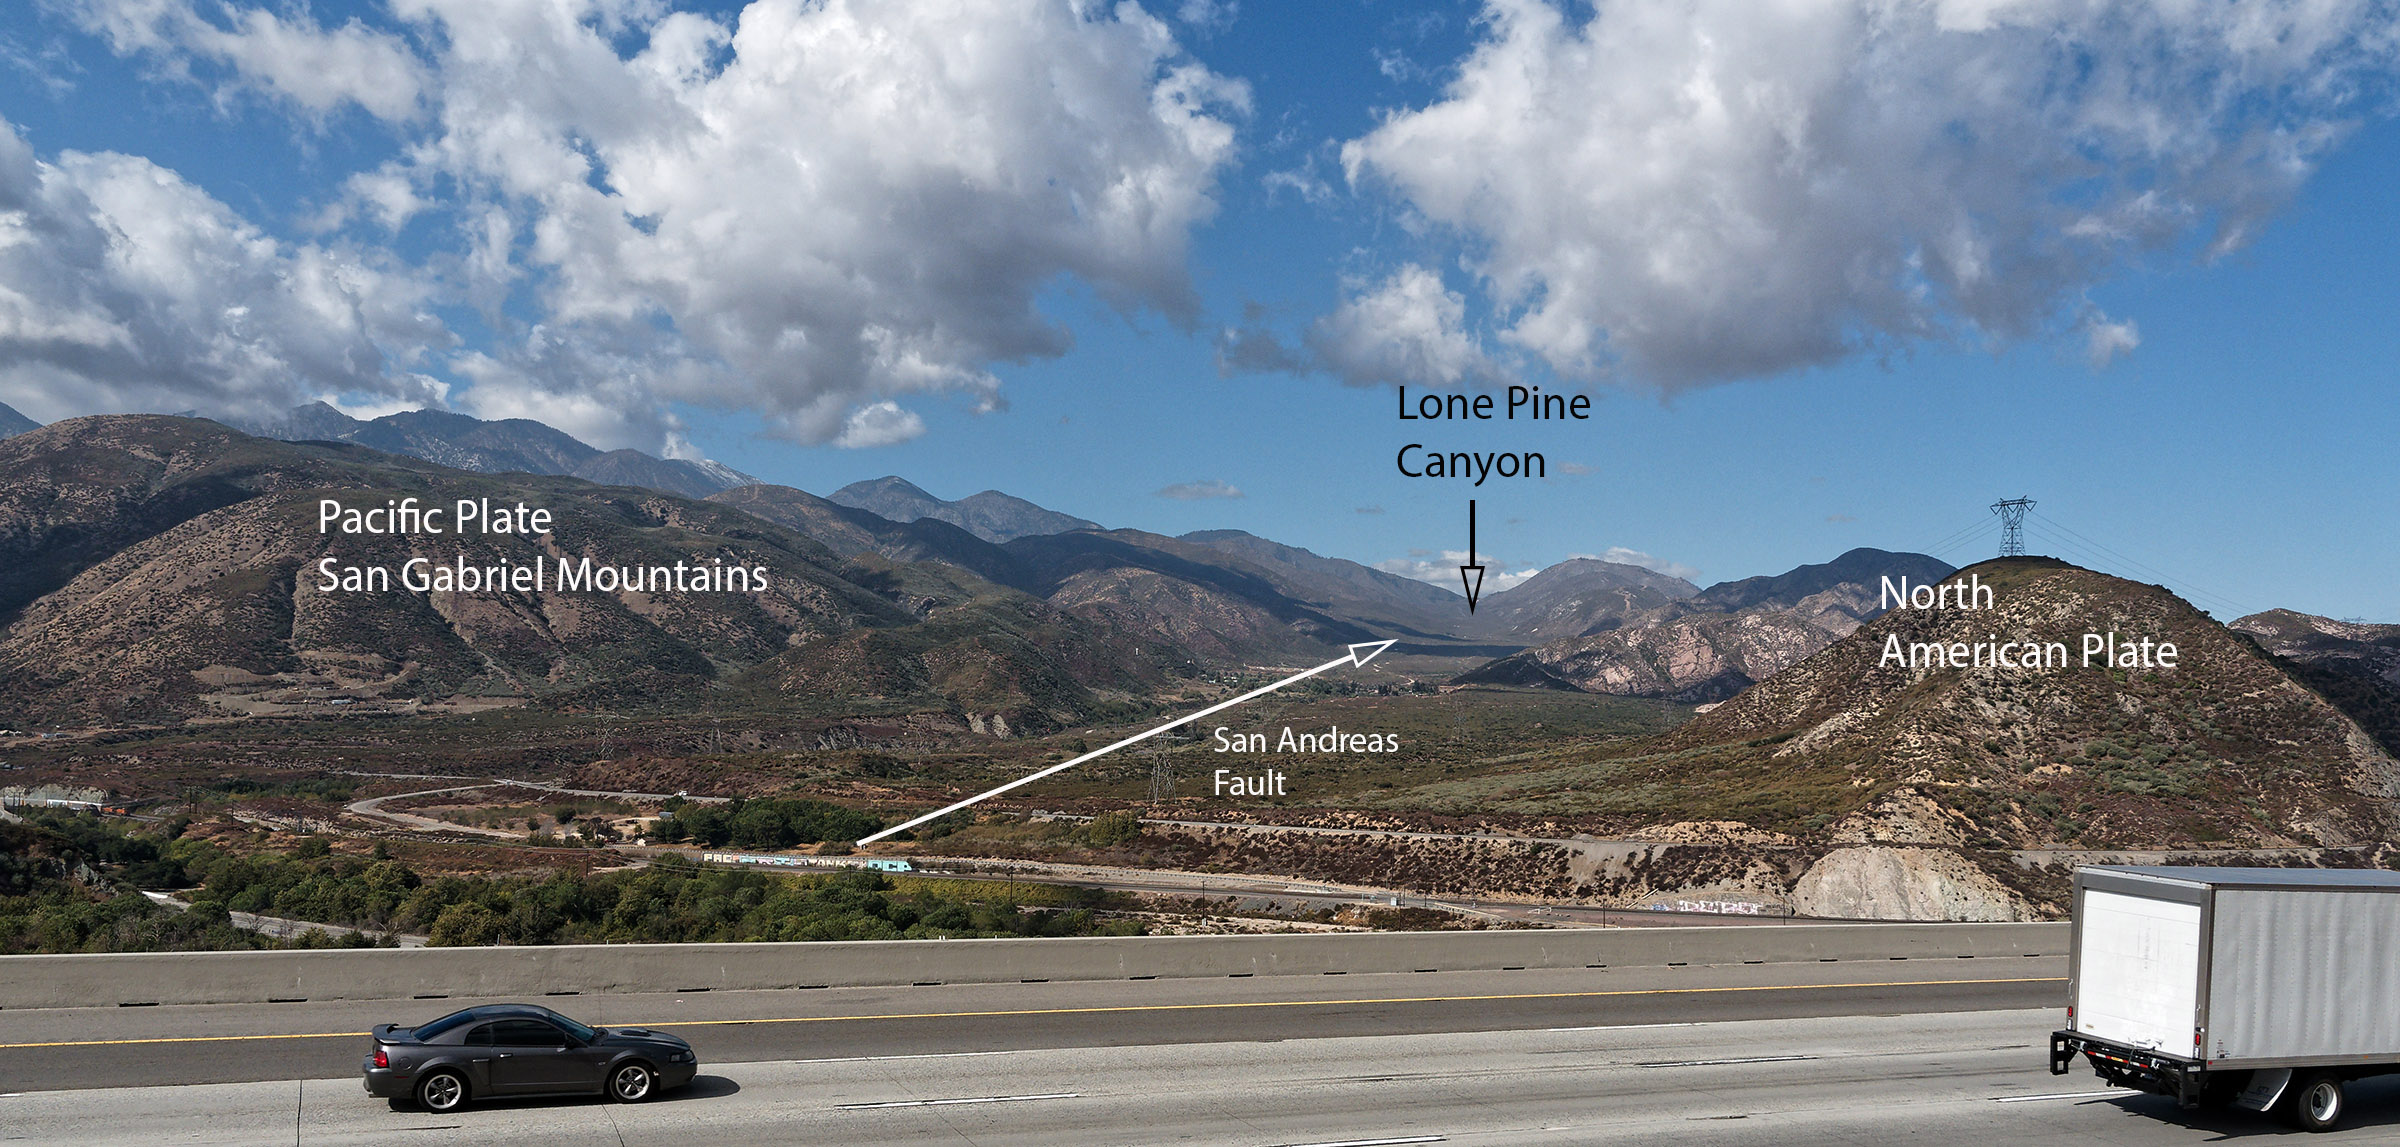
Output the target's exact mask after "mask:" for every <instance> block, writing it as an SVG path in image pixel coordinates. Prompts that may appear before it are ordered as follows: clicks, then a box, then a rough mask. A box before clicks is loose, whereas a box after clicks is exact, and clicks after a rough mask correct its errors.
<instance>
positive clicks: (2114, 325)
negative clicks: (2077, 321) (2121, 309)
mask: <svg viewBox="0 0 2400 1147" xmlns="http://www.w3.org/2000/svg"><path fill="white" fill-rule="evenodd" d="M2083 338H2084V352H2083V356H2084V359H2085V361H2087V362H2089V363H2091V364H2092V369H2093V370H2099V369H2100V368H2102V367H2105V366H2107V365H2108V364H2110V363H2112V362H2115V361H2117V360H2118V359H2119V358H2121V357H2123V356H2125V355H2128V354H2131V353H2133V348H2135V347H2138V346H2140V345H2142V331H2141V328H2140V327H2138V326H2135V325H2134V322H2133V320H2132V319H2126V320H2124V321H2122V322H2111V321H2110V320H2109V319H2107V318H2106V317H2103V316H2100V315H2094V316H2092V317H2091V318H2089V319H2087V320H2086V321H2085V322H2084V324H2083Z"/></svg>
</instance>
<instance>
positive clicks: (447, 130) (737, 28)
mask: <svg viewBox="0 0 2400 1147" xmlns="http://www.w3.org/2000/svg"><path fill="white" fill-rule="evenodd" d="M203 12H205V13H206V14H205V15H203V14H201V13H203ZM389 12H390V15H391V17H392V18H393V21H394V24H393V26H392V27H390V28H380V29H378V28H369V27H367V26H365V25H362V24H359V23H358V22H356V21H353V22H351V23H348V24H344V25H341V26H339V27H333V28H327V27H324V26H322V25H320V24H317V23H314V22H313V21H312V18H311V17H309V16H308V15H307V14H306V9H305V7H302V8H298V9H297V10H295V9H291V8H286V7H283V6H281V5H276V6H244V5H241V4H222V5H219V4H215V3H211V4H207V5H196V3H195V0H97V2H96V3H95V4H94V5H93V6H92V7H91V8H90V9H89V10H88V12H87V14H86V16H85V22H86V25H87V27H90V28H92V29H93V30H94V31H95V32H96V33H97V34H100V35H102V36H104V37H106V38H107V39H108V40H109V42H110V43H111V44H112V45H113V46H114V47H115V48H116V49H117V50H118V51H120V52H124V53H128V54H140V55H142V56H143V57H144V58H147V59H151V60H153V61H155V62H156V63H157V64H158V66H159V68H160V70H162V71H164V72H166V73H168V74H172V75H184V76H190V77H192V78H194V79H196V80H200V81H203V82H207V81H209V80H210V79H211V78H212V77H213V78H215V79H216V81H217V82H219V84H220V96H221V97H222V95H223V94H224V93H228V92H245V91H254V90H255V91H271V92H273V93H275V94H276V95H277V96H279V97H281V99H282V100H283V101H284V102H285V103H286V105H287V106H290V107H293V108H296V109H298V110H299V111H301V112H303V113H305V114H306V115H308V116H311V117H314V116H319V115H322V114H323V113H325V112H326V111H328V110H330V109H332V108H335V107H338V106H342V105H343V104H344V102H345V101H348V102H351V103H356V104H358V105H359V106H362V107H365V108H366V109H367V110H369V111H370V112H373V113H374V114H376V115H378V116H382V117H384V118H385V119H387V120H390V121H392V128H393V130H394V132H395V133H396V134H397V135H398V136H399V137H400V138H399V141H398V142H399V145H400V146H399V148H398V152H399V155H400V159H399V160H397V161H396V162H393V163H390V164H386V165H384V166H380V167H377V168H375V169H374V170H372V171H366V172H361V173H358V174H356V175H355V176H353V177H352V178H351V180H350V181H349V183H348V184H347V185H346V186H345V188H344V191H343V194H342V197H341V199H340V200H339V201H338V202H336V203H335V204H333V205H332V206H330V207H328V208H327V209H325V210H324V211H323V212H322V213H321V214H320V216H319V218H318V220H317V221H318V222H319V223H320V224H321V225H327V226H331V227H335V228H344V227H349V226H352V225H354V224H368V225H372V226H374V227H379V228H382V229H384V231H385V232H388V231H389V230H391V229H396V228H398V227H400V226H401V225H403V224H406V223H408V222H409V221H410V220H412V219H421V218H423V217H428V216H430V217H433V218H437V219H439V220H441V223H440V225H439V226H438V227H435V228H433V229H432V230H433V232H434V234H433V238H434V239H435V241H436V242H446V243H448V244H449V245H450V249H448V250H442V251H437V252H435V253H434V254H432V255H431V256H430V257H429V258H428V260H427V266H429V267H437V268H440V269H442V271H443V273H444V274H445V275H446V276H448V279H447V281H446V283H445V288H446V292H447V294H448V295H449V296H450V298H452V299H454V300H457V301H463V302H467V303H469V304H471V305H473V306H475V307H477V308H478V309H480V310H481V311H482V312H483V314H484V315H485V317H486V320H487V324H488V325H490V326H491V327H493V328H494V329H495V330H498V331H500V332H502V334H501V335H500V336H498V339H497V341H496V342H495V343H493V344H491V345H489V346H484V347H480V348H478V349H479V352H480V357H475V358H461V359H459V360H458V361H456V362H453V363H451V364H450V365H449V369H450V370H451V371H452V372H453V373H455V374H457V375H458V376H460V377H461V378H474V379H475V380H476V386H477V387H478V388H480V387H483V386H486V385H489V386H492V387H494V388H495V391H500V392H503V393H491V394H485V395H480V396H475V395H467V394H462V395H461V396H460V401H461V402H462V403H468V404H474V405H476V406H478V407H479V408H490V409H503V408H522V409H533V408H537V407H543V406H546V405H548V406H556V405H558V404H560V403H566V404H567V405H568V406H569V407H571V408H580V407H577V404H581V405H582V406H592V405H593V404H597V407H598V409H594V410H593V411H592V412H591V413H590V415H589V416H588V417H587V418H586V422H587V424H601V423H606V424H611V425H614V426H616V427H617V428H618V429H617V431H615V432H614V433H631V434H636V435H643V434H648V435H654V436H655V437H653V438H651V439H650V440H649V441H647V442H643V443H638V444H641V445H645V446H646V447H647V448H651V449H656V448H658V445H659V442H660V441H663V436H664V435H665V434H667V433H669V432H671V431H672V429H673V424H674V419H673V418H672V417H671V415H669V414H668V413H667V411H668V409H669V406H670V404H673V403H694V404H698V405H702V406H708V407H712V408H717V409H746V410H751V411H755V412H757V413H758V414H759V415H761V417H762V420H763V422H764V424H765V428H766V430H767V431H768V432H769V433H772V434H777V435H780V436H784V437H787V438H791V439H794V440H798V441H803V442H827V441H835V440H841V441H844V442H849V443H857V442H861V441H866V440H868V439H871V438H875V437H877V436H879V435H886V434H889V433H893V432H895V431H896V430H898V429H901V428H903V424H904V423H905V422H906V419H905V418H892V417H888V416H884V415H881V414H869V413H868V412H870V411H877V410H879V409H881V405H882V404H885V403H889V402H890V401H891V400H893V399H897V398H904V397H906V396H908V395H911V394H923V393H928V392H939V391H949V392H964V393H965V394H966V395H968V396H969V398H970V399H971V402H972V405H974V406H975V407H976V408H977V409H981V410H994V409H999V408H1001V407H1002V406H1003V405H1004V403H1003V402H1002V401H1001V399H1000V397H999V395H998V388H999V381H998V379H997V377H996V376H995V375H994V374H993V373H992V368H993V366H994V365H995V364H999V363H1010V362H1025V361H1028V360H1033V359H1040V358H1046V357H1053V356H1056V355H1059V354H1062V353H1064V352H1065V351H1066V350H1067V349H1068V347H1069V346H1070V344H1071V337H1070V335H1069V333H1068V332H1067V331H1066V330H1065V329H1064V328H1062V327H1060V326H1058V325H1056V324H1054V323H1052V322H1051V321H1050V320H1048V319H1047V318H1046V317H1045V316H1044V315H1043V314H1042V313H1041V312H1040V311H1039V309H1038V308H1037V306H1036V299H1037V297H1038V296H1039V295H1040V294H1041V293H1042V292H1043V291H1045V290H1048V289H1051V288H1052V287H1053V286H1054V285H1055V284H1056V283H1057V282H1058V281H1059V280H1060V279H1061V278H1071V279H1075V280H1078V281H1080V282H1081V283H1082V284H1083V285H1085V286H1086V287H1088V288H1089V289H1091V290H1092V291H1093V292H1094V293H1095V294H1097V295H1098V296H1099V297H1101V298H1102V299H1103V300H1105V301H1106V302H1107V303H1108V304H1109V305H1112V306H1115V307H1117V308H1120V309H1122V310H1125V311H1127V312H1133V311H1138V310H1141V309H1144V308H1148V309H1152V310H1155V311H1157V312H1160V313H1162V314H1165V315H1167V316H1168V317H1170V318H1171V319H1172V320H1173V321H1175V322H1176V323H1179V324H1189V323H1191V322H1192V321H1193V320H1195V319H1196V318H1197V316H1198V314H1199V304H1198V301H1197V296H1196V294H1195V293H1194V291H1193V289H1192V286H1191V283H1190V278H1189V275H1188V272H1187V269H1186V253H1187V247H1188V244H1189V241H1190V236H1191V234H1192V231H1193V229H1194V228H1195V227H1197V226H1198V225H1199V224H1201V223H1202V222H1204V221H1206V220H1207V219H1209V218H1210V217H1211V216H1212V215H1213V214H1214V212H1215V210H1216V200H1215V195H1216V187H1217V179H1218V176H1219V174H1220V172H1221V170H1222V169H1223V168H1224V167H1225V166H1226V165H1227V164H1228V163H1230V162H1231V161H1232V159H1233V154H1234V124H1235V122H1236V121H1237V120H1238V119H1240V118H1241V117H1242V116H1244V115H1246V114H1247V110H1248V99H1249V93H1248V89H1247V88H1246V87H1245V86H1244V85H1242V84H1241V83H1239V82H1236V81H1231V80H1228V79H1225V78H1224V77H1221V76H1218V75H1216V74H1215V73H1213V72H1210V71H1209V70H1207V69H1206V68H1205V67H1203V66H1201V65H1199V64H1197V63H1195V62H1193V61H1192V60H1191V59H1190V58H1189V57H1188V56H1187V55H1186V54H1185V53H1184V52H1183V50H1182V48H1181V46H1180V45H1179V44H1178V43H1177V41H1176V38H1175V33H1174V30H1173V28H1172V27H1171V26H1170V25H1169V24H1167V23H1166V22H1164V21H1162V20H1160V19H1158V18H1157V17H1154V16H1152V15H1150V14H1148V13H1146V12H1144V11H1143V10H1142V9H1141V8H1140V7H1138V6H1136V5H1133V4H1124V5H1118V6H1105V5H1098V4H1085V3H1074V2H1068V0H924V2H919V3H906V4H898V3H881V2H874V0H822V2H817V0H755V2H754V3H751V4H749V5H748V6H747V7H745V8H742V9H741V10H740V11H739V13H738V14H737V15H735V16H731V17H727V18H725V19H723V20H720V19H718V18H716V17H712V16H708V15H702V14H698V13H693V12H674V11H669V10H667V7H666V5H664V4H662V3H657V2H654V0H392V2H391V4H390V8H389ZM1231 13H1232V8H1231V6H1230V5H1222V6H1212V7H1210V9H1209V11H1208V12H1205V13H1201V12H1198V11H1197V10H1195V15H1196V16H1205V17H1207V18H1208V19H1210V20H1216V21H1220V22H1221V21H1222V20H1223V19H1229V18H1230V17H1231ZM224 71H230V73H231V77H230V78H223V77H222V76H220V74H219V73H220V72H224ZM420 226H422V224H420ZM373 237H374V238H375V239H377V240H379V241H380V240H383V239H385V238H386V235H385V234H382V233H378V234H376V235H374V236H373ZM894 409H896V407H895V408H894ZM612 411H613V413H611V412H612ZM902 413H903V414H904V413H905V412H902ZM862 417H864V418H865V419H866V422H865V423H861V421H860V419H861V418H862ZM908 417H911V418H913V416H908ZM609 436H610V435H609V434H602V435H600V437H602V438H606V437H609Z"/></svg>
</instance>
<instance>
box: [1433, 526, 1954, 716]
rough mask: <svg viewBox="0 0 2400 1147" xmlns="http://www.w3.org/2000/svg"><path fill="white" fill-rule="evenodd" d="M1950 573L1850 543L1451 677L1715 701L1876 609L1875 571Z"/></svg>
mask: <svg viewBox="0 0 2400 1147" xmlns="http://www.w3.org/2000/svg"><path fill="white" fill-rule="evenodd" d="M1620 568H1629V567H1620ZM1543 572H1544V573H1545V574H1546V573H1548V572H1549V571H1547V570H1545V571H1543ZM1644 572H1647V571H1644ZM1950 572H1951V569H1950V567H1949V566H1948V565H1947V564H1944V563H1942V562H1940V561H1936V560H1935V559H1933V558H1929V557H1926V556H1924V555H1923V554H1895V553H1888V552H1886V551H1883V550H1873V549H1855V550H1851V551H1850V552H1848V553H1846V554H1843V555H1842V556H1841V557H1839V558H1836V559H1834V560H1833V561H1830V562H1825V563H1821V564H1817V565H1804V566H1800V567H1798V568H1796V569H1793V570H1791V571H1790V572H1788V573H1783V574H1778V575H1774V576H1771V577H1753V578H1744V579H1742V580H1740V581H1732V582H1721V583H1719V584H1717V585H1713V586H1710V587H1709V588H1707V589H1705V590H1699V591H1697V592H1694V593H1691V594H1688V595H1683V596H1679V597H1676V598H1674V599H1672V600H1669V601H1666V602H1662V603H1659V604H1655V605H1651V606H1649V607H1648V608H1646V609H1641V610H1639V611H1636V612H1631V613H1625V614H1620V615H1617V616H1614V617H1611V618H1607V619H1606V620H1605V622H1603V623H1601V624H1599V625H1597V627H1596V629H1597V631H1596V632H1589V633H1587V634H1585V635H1581V636H1575V637H1569V638H1565V639H1563V640H1556V641H1550V642H1546V643H1544V644H1542V645H1539V646H1536V647H1534V648H1532V649H1528V650H1525V651H1524V652H1522V653H1518V654H1514V655H1512V656H1509V657H1504V658H1501V659H1499V660H1497V661H1494V662H1491V663H1490V664H1487V665H1483V666H1480V667H1478V668H1476V669H1473V670H1470V671H1468V672H1467V673H1465V674H1462V675H1460V676H1459V677H1458V678H1457V679H1456V683H1458V684H1501V685H1529V686H1536V687H1542V688H1562V689H1577V690H1581V691H1583V692H1587V693H1608V694H1614V695H1617V696H1622V697H1662V698H1666V699H1668V700H1673V701H1685V702H1708V701H1722V700H1724V699H1725V698H1728V697H1731V696H1733V695H1734V694H1736V693H1739V692H1741V691H1742V690H1744V689H1747V688H1749V687H1750V686H1751V685H1752V684H1753V683H1755V682H1758V681H1763V680H1766V679H1767V678H1769V677H1772V676H1774V675H1775V674H1777V673H1780V672H1782V671H1783V670H1784V669H1785V668H1787V667H1789V666H1791V665H1794V664H1797V663H1798V662H1799V661H1801V660H1802V659H1803V658H1806V657H1808V656H1810V655H1811V654H1814V653H1816V652H1817V651H1818V650H1820V649H1823V648H1825V647H1826V646H1827V645H1830V644H1832V643H1833V642H1834V641H1835V640H1837V639H1839V638H1842V637H1845V636H1847V635H1849V634H1850V633H1851V632H1852V631H1854V630H1856V629H1857V628H1858V627H1859V625H1860V623H1861V622H1863V621H1865V620H1867V619H1869V618H1872V617H1874V616H1876V615H1877V614H1878V613H1879V612H1880V605H1881V603H1880V600H1879V597H1880V590H1881V583H1882V579H1883V578H1885V577H1891V578H1894V579H1900V578H1906V579H1909V580H1910V581H1911V582H1912V583H1919V584H1922V583H1926V582H1934V581H1939V580H1940V579H1942V578H1944V577H1946V576H1948V575H1949V574H1950ZM1653 576H1655V575H1653ZM1535 580H1539V578H1538V576H1537V578H1536V579H1535ZM1532 584H1533V583H1532V582H1530V581H1529V582H1527V583H1526V586H1520V587H1518V589H1520V590H1521V589H1524V588H1526V587H1527V586H1531V585H1532ZM1511 592H1515V591H1511ZM1624 597H1625V600H1626V601H1627V602H1628V603H1629V604H1630V603H1631V602H1632V601H1635V600H1639V598H1638V597H1637V596H1636V595H1635V593H1633V592H1630V591H1628V592H1625V594H1624Z"/></svg>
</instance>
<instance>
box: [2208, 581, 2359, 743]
mask: <svg viewBox="0 0 2400 1147" xmlns="http://www.w3.org/2000/svg"><path fill="white" fill-rule="evenodd" d="M2232 628H2233V629H2235V630H2236V631H2238V632H2241V633H2246V634H2248V635H2250V637H2251V638H2252V639H2254V640H2256V641H2257V642H2258V643H2259V645H2260V646H2262V647H2264V648H2265V649H2266V650H2267V651H2268V652H2269V653H2272V654H2274V655H2276V656H2277V657H2280V658H2282V659H2284V660H2285V661H2286V662H2289V663H2290V664H2291V665H2292V667H2293V670H2294V672H2295V673H2296V674H2297V675H2298V676H2299V677H2300V678H2301V680H2303V681H2306V682H2307V683H2308V684H2309V685H2310V686H2311V687H2312V688H2314V689H2316V690H2317V692H2319V693H2322V694H2324V695H2325V699H2326V700H2328V701H2331V702H2333V703H2334V704H2336V705H2339V706H2341V708H2342V709H2343V711H2345V712H2347V713H2349V714H2350V715H2351V716H2352V717H2355V718H2357V719H2358V723H2359V724H2361V725H2363V726H2365V727H2366V729H2367V731H2368V732H2369V733H2371V734H2373V735H2374V737H2375V739H2376V740H2377V741H2378V742H2381V743H2382V745H2383V747H2384V748H2385V749H2387V750H2389V751H2391V752H2392V753H2394V754H2400V625H2371V624H2365V623H2361V622H2355V621H2335V620H2334V619H2332V618H2330V617H2318V616H2315V615H2314V614H2307V613H2296V612H2294V611H2292V610H2288V609H2273V610H2268V611H2267V612H2265V613H2254V614H2251V615H2250V616H2248V617H2245V618H2242V619H2240V620H2238V621H2236V622H2234V623H2233V626H2232Z"/></svg>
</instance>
